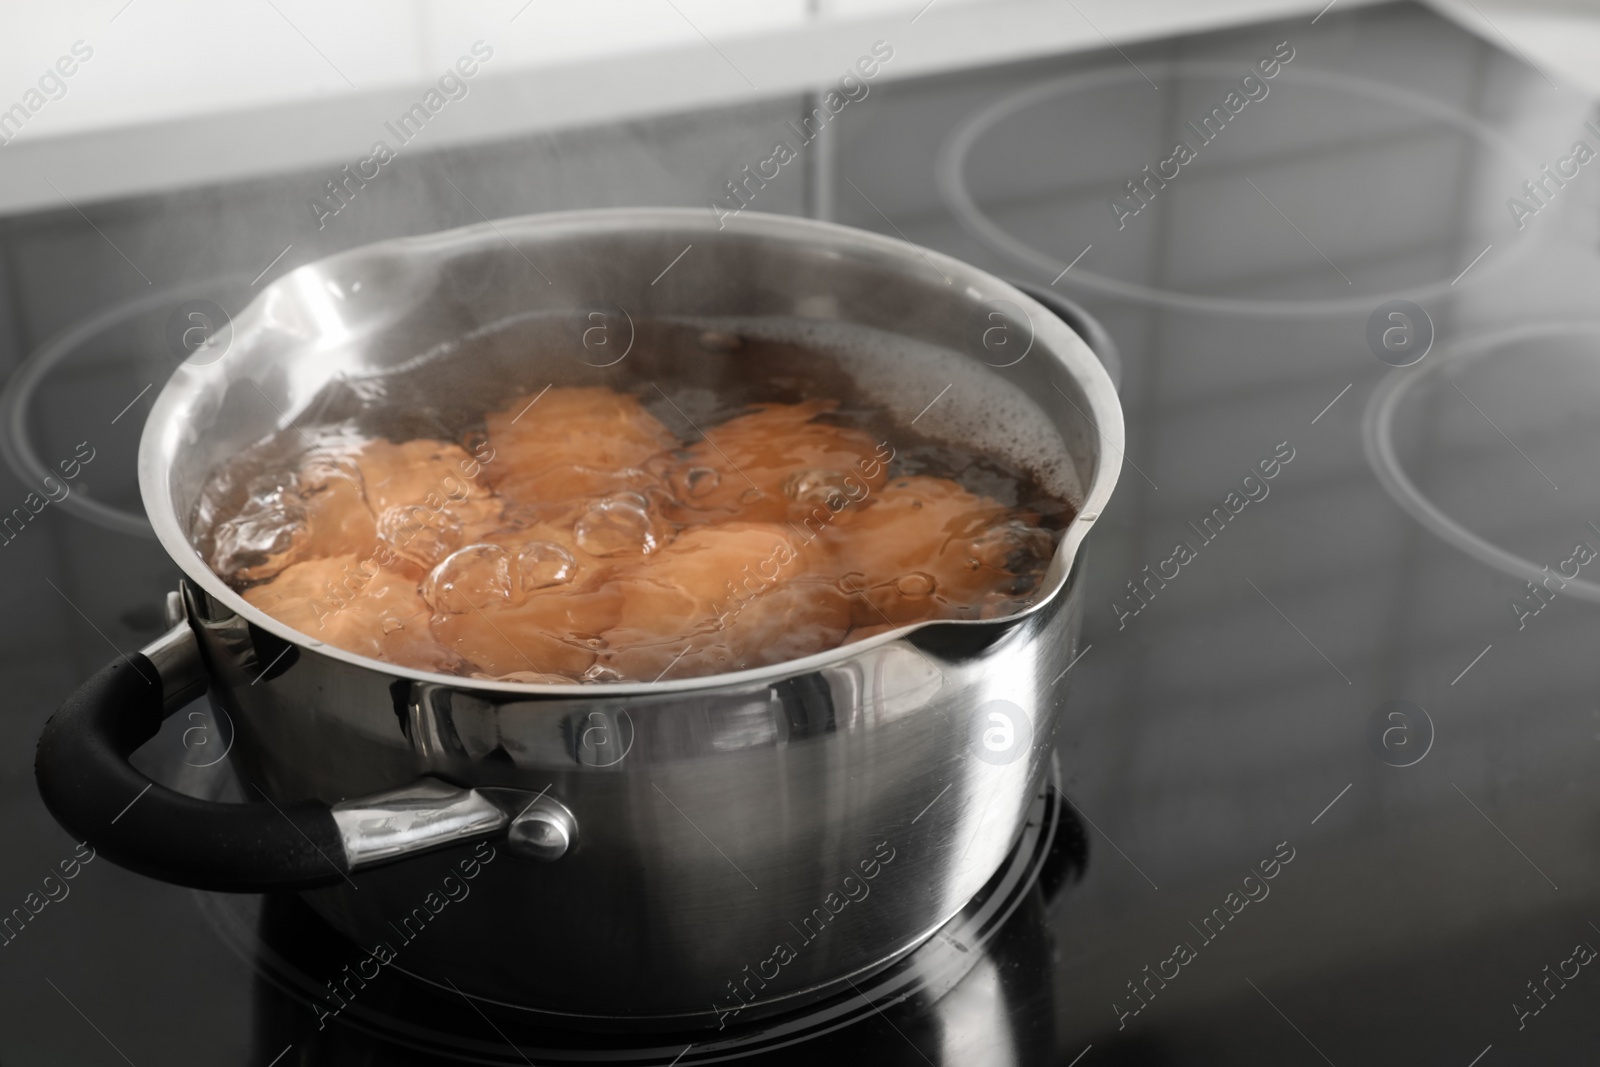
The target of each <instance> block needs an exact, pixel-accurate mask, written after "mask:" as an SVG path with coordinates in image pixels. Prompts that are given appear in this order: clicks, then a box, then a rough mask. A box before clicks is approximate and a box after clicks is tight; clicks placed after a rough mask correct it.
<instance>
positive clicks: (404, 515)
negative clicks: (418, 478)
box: [378, 504, 463, 567]
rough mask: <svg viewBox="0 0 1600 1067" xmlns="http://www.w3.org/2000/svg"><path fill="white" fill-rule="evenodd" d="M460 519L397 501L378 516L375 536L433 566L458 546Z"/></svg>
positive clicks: (418, 560)
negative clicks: (397, 502) (376, 534)
mask: <svg viewBox="0 0 1600 1067" xmlns="http://www.w3.org/2000/svg"><path fill="white" fill-rule="evenodd" d="M462 536H463V533H462V528H461V520H459V519H457V518H456V517H455V516H454V515H452V514H450V513H449V512H448V511H434V510H433V509H431V508H427V507H423V506H422V505H421V504H396V505H395V506H394V507H391V508H385V509H384V510H383V514H381V515H379V516H378V537H379V539H380V540H382V541H384V542H385V543H386V544H388V545H389V546H390V547H392V548H393V549H394V550H395V551H396V552H398V553H399V554H400V555H402V556H404V557H405V558H406V559H409V560H411V561H412V562H413V563H417V564H420V565H422V566H424V567H433V566H435V565H437V564H438V563H439V561H440V560H442V559H444V558H445V557H446V556H448V555H449V554H450V553H452V552H454V551H455V550H456V549H457V548H459V547H461V539H462Z"/></svg>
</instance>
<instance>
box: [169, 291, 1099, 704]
mask: <svg viewBox="0 0 1600 1067" xmlns="http://www.w3.org/2000/svg"><path fill="white" fill-rule="evenodd" d="M591 321H594V320H592V318H591V317H590V316H584V317H583V318H581V319H578V320H573V319H570V318H568V319H561V320H558V319H556V318H554V317H550V316H544V317H538V316H532V317H528V318H525V319H519V320H515V321H511V322H507V323H500V324H497V325H496V326H494V327H492V328H487V329H484V330H480V331H477V332H476V333H474V334H472V335H469V336H467V337H466V338H464V339H463V340H462V341H461V342H459V343H456V344H453V345H451V346H448V347H447V348H444V349H440V350H436V351H434V352H430V353H427V354H424V355H423V356H422V357H419V358H417V359H415V360H412V361H410V362H408V363H407V364H405V365H404V366H402V367H401V368H398V369H395V370H390V371H386V372H383V373H374V374H370V375H367V376H364V377H358V378H348V379H345V380H341V381H336V382H334V383H332V384H331V385H330V386H329V387H327V388H325V389H324V390H322V391H321V393H319V394H318V396H317V398H316V400H315V401H314V402H313V403H312V404H310V405H308V406H307V408H306V410H304V411H302V412H300V413H298V415H297V416H296V418H295V420H294V425H293V426H292V427H288V428H284V429H281V430H279V431H278V432H276V433H274V434H271V435H269V436H268V437H267V438H265V439H263V440H262V441H260V442H258V443H257V444H256V445H254V446H252V447H251V448H249V449H247V450H245V451H244V452H242V453H240V454H238V455H236V456H233V457H231V458H229V459H228V460H227V461H226V462H224V463H223V464H222V465H221V466H220V467H219V468H218V469H217V470H216V471H215V472H214V473H213V475H212V477H211V479H210V480H209V482H208V484H207V486H206V489H205V491H204V492H203V493H202V495H201V498H200V501H199V504H198V506H197V509H196V512H195V515H194V517H193V527H192V528H193V535H194V540H195V543H196V546H197V548H198V549H199V550H200V552H201V554H202V556H203V557H204V558H205V559H206V560H207V561H208V563H209V564H210V565H211V566H212V568H213V569H214V570H216V572H217V573H218V574H219V575H220V576H221V577H223V578H224V579H225V580H226V581H227V582H229V584H231V585H232V586H233V587H234V588H235V589H237V590H239V591H240V592H241V593H242V594H243V596H244V597H245V598H246V599H247V600H249V601H250V602H251V603H253V604H254V605H256V606H257V607H259V608H260V609H261V610H263V611H265V612H267V613H268V614H270V615H272V616H274V617H275V618H277V619H279V620H280V621H282V622H284V623H286V624H288V625H290V626H292V627H294V628H295V629H297V630H299V631H301V632H302V633H304V634H306V635H307V636H309V637H311V638H314V639H316V640H319V641H323V642H325V643H327V644H330V645H333V646H336V647H339V648H344V649H347V650H349V651H351V652H355V653H358V654H360V655H364V656H369V657H371V658H374V659H379V660H384V661H387V662H390V663H395V664H400V665H404V666H408V667H415V668H420V669H425V670H432V671H441V672H446V673H453V674H460V675H466V676H472V677H485V678H496V679H503V680H511V681H524V682H574V681H586V682H605V681H653V680H657V679H660V678H662V677H677V678H681V677H690V676H697V675H707V674H716V673H722V672H726V671H732V670H739V669H744V668H748V667H756V666H762V665H766V664H771V663H778V662H783V661H786V660H790V659H796V658H799V657H802V656H806V655H810V654H812V653H815V652H820V651H824V650H826V649H829V648H833V647H836V646H838V645H840V644H843V643H847V642H850V641H854V640H859V639H861V638H864V637H868V636H871V635H873V634H877V633H882V632H884V631H887V630H891V629H896V628H899V627H902V626H906V625H908V624H912V623H917V622H921V621H925V620H929V619H976V618H995V617H1000V616H1004V615H1007V614H1011V613H1013V612H1015V611H1017V610H1019V609H1020V608H1023V607H1025V606H1027V605H1028V604H1030V603H1031V602H1032V600H1033V597H1034V596H1035V595H1036V593H1037V590H1038V588H1039V585H1040V582H1041V580H1042V578H1043V575H1044V572H1045V569H1046V567H1047V566H1048V563H1049V560H1050V558H1051V555H1052V554H1053V551H1054V547H1055V541H1056V539H1057V538H1058V537H1059V534H1060V531H1061V530H1062V529H1063V528H1064V527H1065V526H1066V524H1067V523H1068V522H1069V521H1070V519H1071V518H1072V516H1073V514H1074V505H1073V501H1075V500H1078V499H1081V490H1080V488H1079V486H1078V483H1077V480H1076V475H1075V469H1074V467H1073V465H1072V463H1071V461H1070V459H1069V457H1067V454H1066V449H1065V447H1064V445H1062V443H1061V440H1060V438H1059V436H1058V435H1057V434H1056V432H1055V430H1054V429H1053V427H1052V426H1051V424H1050V422H1049V420H1048V419H1047V418H1046V417H1045V416H1044V414H1043V413H1042V412H1041V411H1039V410H1038V408H1037V407H1035V406H1034V405H1033V404H1032V402H1031V401H1030V400H1028V398H1027V397H1026V396H1024V395H1023V394H1022V393H1021V392H1020V391H1018V390H1015V389H1014V388H1012V387H1010V386H1008V385H1006V384H1005V383H1003V382H1000V381H998V380H996V379H995V378H994V377H993V376H991V375H989V374H988V373H987V372H986V371H984V370H983V369H982V368H980V367H976V366H974V365H973V364H971V362H970V361H968V360H965V359H963V358H961V357H959V356H957V355H955V354H953V353H945V352H942V351H939V350H937V349H933V348H931V347H924V346H916V345H914V344H913V343H912V342H908V341H905V340H903V339H889V338H887V337H886V336H884V335H878V334H876V333H875V332H872V331H866V330H863V329H860V328H854V327H846V326H842V325H839V324H834V323H818V322H811V321H807V322H805V323H800V322H783V321H772V320H762V321H741V320H719V321H718V322H716V323H714V324H713V323H706V322H688V321H667V320H663V321H654V322H640V323H628V324H627V325H628V333H627V336H626V338H625V339H626V341H627V342H628V344H627V346H626V347H625V348H622V347H613V348H612V349H610V350H601V352H600V355H599V356H598V357H597V355H596V352H595V349H594V348H592V347H591V348H587V349H586V348H584V347H582V346H581V345H577V346H575V345H574V344H573V343H572V342H573V340H574V336H575V335H574V331H577V333H576V336H577V337H580V338H587V337H588V336H589V335H588V334H585V333H583V332H582V331H583V330H587V329H590V328H591V327H590V325H589V324H590V322H591ZM623 339H624V338H621V337H619V338H616V339H613V340H612V341H611V343H612V344H613V345H616V344H617V342H620V341H622V340H623ZM571 352H577V353H579V354H578V355H577V356H573V355H568V354H566V353H571ZM614 352H625V353H626V354H625V355H624V356H621V357H620V358H619V357H618V356H616V355H613V353H614ZM553 353H555V354H556V355H553ZM908 367H914V368H915V370H914V371H913V372H910V373H908V370H907V368H908ZM913 383H915V384H914V385H913ZM945 385H948V388H945V389H944V392H943V393H942V394H940V396H939V400H938V403H937V404H936V405H935V406H933V407H931V408H928V409H927V411H926V412H923V410H922V409H923V408H924V407H925V406H926V405H927V404H928V401H929V400H931V399H933V397H934V394H935V393H938V392H939V389H940V388H941V387H943V386H945ZM913 423H918V424H920V426H918V425H913Z"/></svg>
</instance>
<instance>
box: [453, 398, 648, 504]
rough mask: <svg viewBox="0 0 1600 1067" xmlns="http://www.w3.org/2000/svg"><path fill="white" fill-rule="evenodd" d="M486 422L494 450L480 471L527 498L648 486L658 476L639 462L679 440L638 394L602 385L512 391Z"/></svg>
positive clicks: (535, 500) (545, 499) (546, 499)
mask: <svg viewBox="0 0 1600 1067" xmlns="http://www.w3.org/2000/svg"><path fill="white" fill-rule="evenodd" d="M485 422H486V423H487V425H488V430H489V444H490V446H491V447H492V448H493V450H494V451H493V459H492V460H490V461H488V462H487V463H486V464H485V466H484V475H485V477H486V478H487V479H488V481H489V484H490V485H492V486H494V488H495V491H496V492H498V493H499V494H501V495H502V496H504V497H507V498H509V499H511V500H513V501H517V502H521V503H527V504H551V503H557V502H560V501H568V500H575V499H579V498H584V497H594V496H601V495H604V494H607V493H613V492H619V491H625V490H632V491H635V492H638V491H647V490H649V489H651V488H653V487H654V486H655V484H656V480H655V478H654V476H653V475H651V474H649V473H648V472H647V471H645V470H644V469H643V467H644V465H645V462H646V461H647V460H649V459H650V457H652V456H654V455H655V454H656V453H658V452H662V451H664V450H667V449H671V448H675V447H676V446H677V444H678V440H677V438H676V437H674V436H673V435H672V433H671V432H669V431H668V430H667V428H666V427H665V426H663V425H661V423H660V422H659V421H657V420H656V418H655V416H653V415H651V414H650V413H649V412H648V411H646V410H645V409H644V407H643V405H641V404H640V403H639V401H638V400H636V399H635V398H634V397H632V396H628V395H627V394H624V393H617V392H613V391H612V390H610V389H607V388H604V387H602V386H592V387H564V388H551V389H548V390H546V391H545V392H544V393H543V395H539V394H534V395H532V396H522V397H518V398H517V399H516V400H514V401H512V402H511V404H510V405H508V406H507V407H506V408H505V409H504V410H502V411H498V412H495V413H493V414H491V415H489V416H488V418H487V419H486V420H485Z"/></svg>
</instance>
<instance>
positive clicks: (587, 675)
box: [579, 663, 625, 682]
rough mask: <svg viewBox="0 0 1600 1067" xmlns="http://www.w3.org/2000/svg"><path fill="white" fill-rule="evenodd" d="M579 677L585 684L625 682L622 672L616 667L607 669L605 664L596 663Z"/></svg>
mask: <svg viewBox="0 0 1600 1067" xmlns="http://www.w3.org/2000/svg"><path fill="white" fill-rule="evenodd" d="M579 677H580V678H582V679H583V681H585V682H621V681H624V680H625V679H624V678H623V675H622V672H621V671H619V670H617V669H616V668H615V667H607V666H606V665H605V664H603V663H596V664H595V665H594V666H592V667H590V668H589V669H588V670H586V671H584V672H583V674H581V675H579Z"/></svg>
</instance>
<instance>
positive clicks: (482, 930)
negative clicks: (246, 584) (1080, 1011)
mask: <svg viewBox="0 0 1600 1067" xmlns="http://www.w3.org/2000/svg"><path fill="white" fill-rule="evenodd" d="M1078 604H1079V597H1078V595H1077V592H1076V582H1069V585H1068V588H1067V589H1066V590H1065V591H1064V592H1063V595H1061V596H1059V597H1057V598H1056V599H1055V600H1053V601H1052V602H1051V604H1050V605H1048V606H1047V608H1046V609H1045V610H1042V611H1038V612H1035V613H1032V614H1030V615H1028V616H1025V617H1024V618H1023V619H1021V620H1018V621H1017V622H1015V623H1013V624H1010V625H1005V626H996V627H994V628H993V629H992V632H991V633H990V635H989V636H990V638H991V640H990V641H989V643H987V644H985V645H984V646H983V647H981V648H975V647H973V646H972V644H971V642H970V640H963V641H962V642H960V643H959V645H958V646H955V645H952V644H951V643H949V642H941V641H937V640H935V641H918V640H917V639H916V635H912V636H911V637H908V638H906V639H902V640H898V641H893V642H890V643H887V644H882V645H877V646H875V647H872V648H870V649H868V650H866V651H863V652H860V653H859V654H856V655H853V656H850V657H847V658H844V659H841V660H839V661H838V662H836V663H834V664H832V665H830V666H828V667H825V668H822V669H820V670H816V671H808V672H804V673H799V674H795V675H792V676H789V677H785V678H782V679H778V680H773V681H769V682H765V683H753V684H738V685H726V686H710V687H707V688H705V689H703V690H699V691H695V692H692V693H682V694H663V695H661V696H657V697H649V696H631V697H619V698H615V699H608V698H606V697H605V696H604V695H601V696H597V697H592V698H584V699H572V700H538V699H532V700H528V699H517V698H516V697H514V696H512V697H508V696H506V695H505V694H485V693H482V692H478V691H473V690H471V689H459V688H452V687H449V686H440V685H434V684H431V683H422V682H413V681H408V680H404V679H396V678H394V677H392V676H389V675H386V674H384V673H382V672H379V671H373V670H368V669H364V668H361V667H356V666H353V665H350V664H346V663H342V662H339V661H336V660H332V659H329V658H327V657H324V656H320V655H317V654H316V653H314V652H307V651H305V650H303V649H297V648H291V650H290V651H289V652H288V654H284V651H283V648H282V646H281V645H280V644H279V643H278V642H277V641H276V640H275V639H273V638H272V637H271V636H270V635H267V634H265V633H264V632H263V631H261V630H259V629H258V628H255V627H253V626H250V625H249V624H248V623H246V622H244V620H242V619H239V618H237V617H232V618H229V617H228V615H229V614H230V613H228V612H227V611H226V609H223V608H221V606H220V605H216V604H212V605H210V607H209V610H210V611H211V612H212V613H214V614H216V615H219V616H221V619H220V621H219V620H216V619H213V620H210V621H206V622H204V623H202V624H201V626H200V627H199V630H200V633H201V635H202V638H201V645H202V649H203V653H204V655H205V658H206V660H207V662H208V673H209V675H210V680H211V695H212V699H213V701H214V703H216V704H217V705H218V706H219V707H220V708H221V709H222V710H223V711H224V712H225V713H226V714H227V715H228V716H229V718H230V719H231V720H232V722H233V724H234V729H235V736H236V742H235V745H234V748H233V752H232V755H231V757H230V758H231V759H233V761H234V764H235V766H236V767H237V768H238V769H239V770H240V772H241V773H242V775H243V776H244V777H245V778H246V780H247V782H249V783H250V784H251V785H253V786H256V787H259V788H260V789H261V790H263V791H264V792H265V793H266V794H268V795H269V796H272V797H274V798H277V799H278V801H279V802H288V801H290V800H300V799H304V798H307V797H312V798H318V799H321V800H324V801H326V802H329V803H334V802H338V801H341V800H344V799H346V798H348V797H352V796H359V795H363V794H368V793H373V792H377V791H380V790H384V789H388V788H392V787H395V786H398V785H403V784H404V783H406V782H409V781H412V780H413V779H415V778H417V777H418V776H421V775H432V776H436V777H439V778H443V779H446V780H448V781H451V782H455V783H458V784H461V785H470V786H502V787H512V788H516V789H520V790H523V791H525V792H528V793H544V794H545V795H546V796H550V797H554V798H556V799H558V800H559V801H560V802H561V803H562V804H564V805H565V806H566V808H567V809H568V810H570V811H571V813H572V815H573V818H574V821H575V823H576V827H577V832H576V839H575V842H574V845H573V847H572V848H571V849H570V850H568V852H567V853H566V854H565V855H563V856H562V857H561V858H560V859H558V860H556V861H554V862H538V861H536V860H531V859H525V858H522V857H520V856H517V855H514V854H512V853H511V852H510V851H509V850H507V849H506V848H504V847H503V843H502V844H501V846H500V847H496V845H495V844H494V843H479V844H478V845H476V846H471V845H465V844H463V845H460V846H456V847H453V848H449V849H445V850H442V851H437V852H433V853H429V854H427V855H422V856H414V857H410V858H408V859H406V860H405V861H404V862H401V863H395V864H390V865H387V866H381V867H376V868H373V869H370V870H367V871H358V872H355V873H354V874H353V875H352V881H351V882H349V883H344V882H340V883H338V884H336V885H335V886H333V887H331V888H328V889H319V890H314V891H310V892H308V893H307V894H306V898H307V900H308V901H309V902H310V903H311V904H312V906H313V907H314V908H315V909H316V910H317V911H318V912H319V913H321V914H322V915H323V916H324V917H325V918H327V919H328V920H329V921H330V922H331V923H332V924H333V925H334V926H336V927H337V928H339V929H340V930H342V931H344V932H345V933H346V934H348V935H349V936H350V937H351V938H352V940H353V941H354V942H355V945H356V946H358V947H359V948H360V949H362V950H365V951H364V952H354V953H353V955H352V959H351V960H350V964H351V972H342V973H341V974H336V975H328V976H326V977H327V980H328V981H329V982H330V983H332V985H333V989H332V990H331V991H330V994H329V997H328V1000H327V1005H326V1007H327V1010H329V1011H330V1012H335V1011H336V1010H337V1008H338V1004H339V1000H340V998H342V999H344V1000H348V999H349V998H350V997H352V996H355V995H358V988H359V987H358V986H357V987H352V986H351V985H350V979H349V975H350V974H351V973H355V972H361V973H366V974H367V975H368V976H369V977H370V976H371V974H372V973H373V971H374V970H375V967H376V965H383V966H393V967H398V968H400V969H403V970H405V971H408V972H410V973H411V974H413V975H415V976H417V977H420V978H423V979H425V980H429V981H433V982H437V983H439V984H440V985H442V986H447V983H454V984H455V985H456V986H457V987H459V988H460V989H461V990H462V991H464V992H467V993H470V994H472V995H475V996H479V997H482V998H485V999H489V1000H494V1001H499V1002H504V1003H508V1004H514V1005H516V1006H518V1007H522V1008H531V1009H535V1010H538V1011H542V1012H548V1013H552V1014H554V1015H560V1016H566V1017H568V1018H570V1019H573V1020H578V1021H581V1020H584V1019H591V1020H595V1021H596V1022H599V1021H601V1020H630V1019H631V1020H637V1021H640V1022H647V1021H648V1022H652V1023H655V1024H661V1023H675V1022H682V1023H683V1024H685V1025H701V1026H703V1025H706V1024H712V1025H715V1024H716V1023H717V1022H718V1021H726V1020H727V1019H729V1018H730V1017H731V1018H737V1019H739V1020H741V1021H742V1020H748V1019H749V1018H751V1017H753V1016H755V1015H757V1014H760V1013H763V1012H766V1011H771V1010H778V1009H781V1008H785V1007H791V1006H794V1005H796V1004H798V1003H802V1002H805V1001H807V1000H811V999H814V998H816V997H820V996H824V995H827V994H829V993H831V992H834V991H836V990H838V989H840V988H843V986H844V981H845V980H846V979H850V978H854V979H857V980H859V978H860V977H861V976H862V975H863V974H866V973H869V972H871V971H872V970H874V969H876V968H878V967H880V966H883V965H886V964H887V963H889V962H892V961H893V960H894V959H896V958H898V957H899V956H900V955H902V954H903V953H905V952H907V951H909V950H910V949H911V948H913V947H915V946H916V945H917V944H918V943H920V941H921V940H922V939H923V938H925V937H926V936H927V935H928V934H930V933H931V932H932V931H933V930H934V929H936V928H937V927H938V926H939V925H941V924H942V923H944V922H945V921H946V920H948V919H949V918H950V917H951V916H953V915H954V914H955V913H956V912H958V911H959V910H960V908H961V907H962V905H963V904H964V903H965V902H966V901H967V900H969V899H970V898H971V897H972V896H973V895H974V894H975V893H976V892H977V891H978V890H979V889H980V888H981V887H982V886H983V884H984V882H985V881H987V880H988V878H989V877H990V875H992V874H993V873H994V871H995V870H996V869H997V868H998V867H999V866H1000V865H1001V862H1002V860H1003V859H1004V857H1005V855H1006V853H1007V851H1008V850H1009V849H1010V848H1011V846H1012V844H1013V842H1014V841H1015V840H1016V838H1017V837H1018V835H1019V834H1020V833H1021V831H1022V828H1023V819H1024V817H1025V812H1026V810H1027V808H1028V805H1029V803H1030V802H1031V800H1032V799H1033V797H1034V796H1035V795H1036V794H1037V791H1038V789H1039V787H1040V784H1041V781H1042V780H1043V776H1044V774H1045V772H1046V769H1047V766H1048V764H1049V760H1050V754H1051V752H1052V749H1053V743H1054V738H1055V735H1056V731H1057V727H1058V724H1059V722H1060V717H1061V715H1062V712H1063V706H1064V701H1065V690H1066V684H1065V682H1059V683H1058V684H1052V683H1053V681H1054V680H1057V679H1059V676H1060V674H1061V672H1062V671H1063V670H1064V669H1065V668H1066V666H1067V665H1068V663H1069V662H1070V661H1071V658H1072V657H1073V656H1074V655H1076V652H1075V645H1076V634H1077V629H1078V615H1079V608H1078ZM935 632H936V631H935ZM280 655H282V656H283V658H282V659H281V660H279V662H278V664H277V666H276V667H273V668H272V669H270V670H267V665H268V664H269V663H271V661H272V660H273V659H274V658H275V657H277V656H280ZM263 670H267V674H266V676H265V677H263V676H262V671H263ZM386 956H388V957H389V958H388V959H385V957H386ZM369 960H371V961H376V962H375V963H371V962H368V961H369ZM730 1013H731V1015H730Z"/></svg>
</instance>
